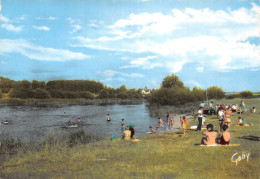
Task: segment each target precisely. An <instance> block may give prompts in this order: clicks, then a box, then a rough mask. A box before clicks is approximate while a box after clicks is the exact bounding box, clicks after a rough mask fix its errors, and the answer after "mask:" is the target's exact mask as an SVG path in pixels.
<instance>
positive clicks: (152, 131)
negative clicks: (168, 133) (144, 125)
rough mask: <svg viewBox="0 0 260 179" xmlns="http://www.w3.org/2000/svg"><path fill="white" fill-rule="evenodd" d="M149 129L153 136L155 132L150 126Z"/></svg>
mask: <svg viewBox="0 0 260 179" xmlns="http://www.w3.org/2000/svg"><path fill="white" fill-rule="evenodd" d="M149 128H150V129H151V133H153V134H154V133H155V131H154V130H153V127H152V126H150V127H149Z"/></svg>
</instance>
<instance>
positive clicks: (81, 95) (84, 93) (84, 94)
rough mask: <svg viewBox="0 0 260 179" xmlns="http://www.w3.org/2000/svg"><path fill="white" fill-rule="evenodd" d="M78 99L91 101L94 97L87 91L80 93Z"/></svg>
mask: <svg viewBox="0 0 260 179" xmlns="http://www.w3.org/2000/svg"><path fill="white" fill-rule="evenodd" d="M80 97H82V98H85V99H93V98H94V95H93V94H92V93H91V92H89V91H84V92H82V93H80Z"/></svg>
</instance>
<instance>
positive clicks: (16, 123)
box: [0, 102, 177, 141]
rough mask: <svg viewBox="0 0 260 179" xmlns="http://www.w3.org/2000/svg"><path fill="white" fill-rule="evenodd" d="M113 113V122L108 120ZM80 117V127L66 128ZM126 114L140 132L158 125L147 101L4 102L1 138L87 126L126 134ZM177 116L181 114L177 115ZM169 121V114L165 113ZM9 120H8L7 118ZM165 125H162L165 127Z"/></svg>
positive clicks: (103, 133)
mask: <svg viewBox="0 0 260 179" xmlns="http://www.w3.org/2000/svg"><path fill="white" fill-rule="evenodd" d="M108 113H109V114H110V118H111V122H107V121H106V119H107V118H106V116H107V114H108ZM78 118H80V125H79V127H75V128H74V127H69V128H64V126H66V125H67V123H68V121H71V122H76V121H77V119H78ZM122 118H123V119H124V120H125V125H129V123H133V124H134V125H135V130H136V136H137V137H139V138H140V137H142V136H144V135H147V134H146V133H145V132H147V131H150V129H149V126H150V125H151V126H153V128H154V129H155V126H156V124H157V122H158V119H157V117H150V113H149V109H148V107H147V105H146V103H145V102H143V103H140V104H125V105H122V104H113V105H111V104H110V105H55V106H45V107H33V106H1V107H0V120H1V122H2V124H1V126H0V132H1V138H13V139H20V140H22V141H28V140H30V139H36V140H41V139H43V138H44V137H45V136H46V135H47V134H48V133H51V132H59V133H62V134H63V133H71V132H76V131H78V130H84V131H85V132H86V133H87V134H94V135H98V136H102V137H109V136H112V135H114V136H117V137H120V136H122V134H123V130H122V128H121V121H122ZM176 118H177V117H176ZM162 119H163V120H164V122H166V115H165V116H162ZM5 120H7V121H8V124H7V125H5V124H3V122H4V121H5ZM163 130H164V129H161V131H163Z"/></svg>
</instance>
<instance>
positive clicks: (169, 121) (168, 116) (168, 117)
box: [167, 114, 171, 129]
mask: <svg viewBox="0 0 260 179" xmlns="http://www.w3.org/2000/svg"><path fill="white" fill-rule="evenodd" d="M167 121H168V129H170V125H171V117H170V115H169V114H167Z"/></svg>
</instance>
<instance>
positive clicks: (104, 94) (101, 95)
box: [98, 89, 109, 99]
mask: <svg viewBox="0 0 260 179" xmlns="http://www.w3.org/2000/svg"><path fill="white" fill-rule="evenodd" d="M108 95H109V93H108V91H107V90H106V89H102V90H101V91H100V92H99V95H98V98H100V99H104V98H108Z"/></svg>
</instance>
